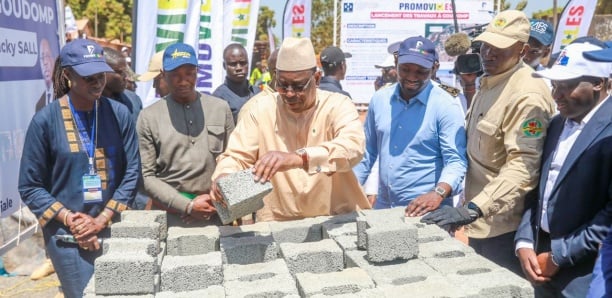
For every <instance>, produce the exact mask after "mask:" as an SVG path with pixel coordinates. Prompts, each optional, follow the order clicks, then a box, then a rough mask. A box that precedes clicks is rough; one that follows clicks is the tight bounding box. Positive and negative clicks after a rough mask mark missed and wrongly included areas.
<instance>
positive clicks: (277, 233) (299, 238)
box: [269, 218, 323, 243]
mask: <svg viewBox="0 0 612 298" xmlns="http://www.w3.org/2000/svg"><path fill="white" fill-rule="evenodd" d="M269 224H270V231H272V237H274V241H276V242H277V243H284V242H292V243H302V242H314V241H320V240H321V239H322V238H323V237H322V235H321V223H320V222H319V221H318V220H317V219H316V218H305V219H300V220H292V221H271V222H270V223H269Z"/></svg>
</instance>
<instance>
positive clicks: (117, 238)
mask: <svg viewBox="0 0 612 298" xmlns="http://www.w3.org/2000/svg"><path fill="white" fill-rule="evenodd" d="M138 212H142V213H137V212H131V211H130V212H128V213H127V214H125V216H124V217H125V220H122V222H119V223H115V224H113V226H112V227H111V234H112V235H113V237H111V238H110V239H107V240H105V241H104V243H103V249H104V255H103V256H102V257H100V258H98V259H97V260H96V264H95V268H96V272H95V275H94V277H92V280H91V281H90V284H89V285H88V287H87V288H86V292H85V293H84V294H85V296H86V297H88V298H90V297H112V296H115V297H116V296H129V297H153V296H154V295H155V297H321V298H322V297H330V296H332V297H346V298H348V297H358V298H359V297H361V298H370V297H372V298H373V297H493V296H495V297H496V298H498V297H500V298H501V297H533V289H532V287H531V285H530V284H529V283H528V282H527V281H526V280H524V279H522V278H520V277H519V276H516V275H514V274H513V273H511V272H510V271H508V270H506V269H503V268H500V267H499V266H497V265H496V264H494V263H492V262H490V261H488V260H486V259H484V258H483V257H481V256H479V255H477V254H476V253H475V252H474V250H472V249H471V248H470V247H468V246H466V245H464V244H462V243H460V242H458V241H457V240H455V239H453V238H451V237H450V236H449V235H448V233H446V232H445V231H443V230H441V229H439V228H438V227H437V226H435V225H425V224H422V223H420V222H419V220H420V218H405V217H404V208H403V207H402V208H394V209H387V210H364V211H359V212H353V213H350V214H345V215H339V216H322V217H317V218H312V219H305V220H299V221H289V222H261V223H257V224H254V225H246V226H240V227H231V226H222V227H216V226H214V227H206V228H174V227H173V228H170V229H169V230H167V231H166V234H167V239H166V237H164V236H162V235H163V233H164V232H163V230H164V228H163V227H164V226H165V223H162V222H160V221H162V220H161V218H162V217H161V214H160V213H159V212H157V211H155V212H153V213H151V214H149V213H147V212H145V211H138ZM144 219H146V221H144ZM131 227H132V228H131ZM113 230H114V232H113ZM398 237H399V238H401V241H398V240H397V239H395V238H398ZM361 238H363V239H362V240H363V243H360V246H361V247H358V244H359V242H360V239H361ZM394 241H395V242H394ZM395 246H403V247H395ZM406 247H407V248H406ZM406 250H407V251H408V252H409V253H411V254H412V255H411V254H408V253H406ZM164 256H165V257H164ZM483 280H485V281H486V282H483Z"/></svg>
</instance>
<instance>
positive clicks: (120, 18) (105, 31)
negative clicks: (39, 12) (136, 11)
mask: <svg viewBox="0 0 612 298" xmlns="http://www.w3.org/2000/svg"><path fill="white" fill-rule="evenodd" d="M133 3H134V2H133V0H94V1H89V0H66V4H68V5H70V8H71V9H72V13H74V17H75V18H76V19H82V18H87V19H89V21H90V24H91V27H92V29H94V30H95V27H96V24H95V21H96V16H97V20H98V36H97V37H104V38H106V39H109V40H112V39H119V40H122V41H123V42H126V43H130V42H131V40H132V6H133ZM94 33H95V32H94Z"/></svg>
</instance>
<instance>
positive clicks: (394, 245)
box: [366, 225, 419, 263]
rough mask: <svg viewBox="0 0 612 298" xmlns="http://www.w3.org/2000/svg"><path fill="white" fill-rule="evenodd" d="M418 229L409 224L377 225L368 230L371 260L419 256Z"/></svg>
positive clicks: (367, 242) (382, 260)
mask: <svg viewBox="0 0 612 298" xmlns="http://www.w3.org/2000/svg"><path fill="white" fill-rule="evenodd" d="M417 237H418V236H417V229H416V227H414V226H413V227H412V228H410V227H409V226H408V225H400V226H397V225H396V226H387V227H383V226H376V227H373V228H369V229H367V230H366V246H367V252H368V259H369V260H370V261H371V262H376V263H380V262H388V261H393V260H397V259H401V260H410V259H414V258H416V257H417V256H418V253H419V246H418V245H417Z"/></svg>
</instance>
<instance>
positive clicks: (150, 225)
mask: <svg viewBox="0 0 612 298" xmlns="http://www.w3.org/2000/svg"><path fill="white" fill-rule="evenodd" d="M161 229H162V226H161V224H160V223H158V222H137V221H122V222H117V223H113V224H112V225H111V227H110V230H111V237H112V238H144V239H154V240H157V241H159V240H160V239H162V238H161V236H162V234H161Z"/></svg>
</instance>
